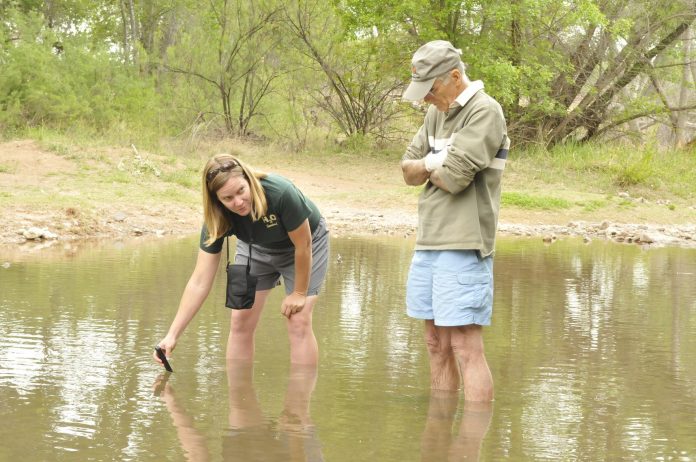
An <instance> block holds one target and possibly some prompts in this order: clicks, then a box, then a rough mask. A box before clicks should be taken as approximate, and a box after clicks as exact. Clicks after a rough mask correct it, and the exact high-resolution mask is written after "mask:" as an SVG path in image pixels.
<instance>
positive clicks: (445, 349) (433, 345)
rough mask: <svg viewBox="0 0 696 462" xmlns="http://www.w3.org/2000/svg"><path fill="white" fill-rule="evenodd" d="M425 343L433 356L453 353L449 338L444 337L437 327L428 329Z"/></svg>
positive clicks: (444, 356) (445, 355)
mask: <svg viewBox="0 0 696 462" xmlns="http://www.w3.org/2000/svg"><path fill="white" fill-rule="evenodd" d="M425 345H426V348H427V349H428V353H429V354H430V356H431V357H432V356H439V357H443V358H446V357H448V356H449V355H451V354H452V347H451V345H450V343H449V338H446V339H445V338H443V337H442V336H441V335H439V334H438V332H437V331H436V330H435V329H428V330H426V332H425Z"/></svg>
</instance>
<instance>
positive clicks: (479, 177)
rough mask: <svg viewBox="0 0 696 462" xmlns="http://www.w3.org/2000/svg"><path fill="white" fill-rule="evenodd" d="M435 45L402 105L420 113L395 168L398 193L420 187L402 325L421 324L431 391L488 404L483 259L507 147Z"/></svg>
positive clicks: (487, 280)
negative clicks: (412, 104)
mask: <svg viewBox="0 0 696 462" xmlns="http://www.w3.org/2000/svg"><path fill="white" fill-rule="evenodd" d="M460 53H461V51H460V50H458V49H456V48H454V47H453V46H452V44H451V43H449V42H446V41H444V40H435V41H433V42H429V43H426V44H425V45H423V46H422V47H420V48H419V49H418V50H417V51H416V53H415V54H414V55H413V60H412V68H411V70H412V79H411V84H410V85H409V87H408V88H407V89H406V91H405V92H404V95H403V98H404V99H406V100H413V101H418V100H424V101H425V102H427V103H430V107H429V108H428V112H427V114H426V116H425V121H424V123H423V125H422V126H421V128H420V130H419V131H418V133H417V134H416V136H415V137H414V138H413V141H411V144H409V146H408V148H407V149H406V153H405V154H404V156H403V158H402V161H401V168H402V171H403V177H404V181H405V182H406V184H408V185H412V186H419V185H422V184H425V187H424V188H423V191H422V192H421V195H420V197H419V200H418V237H417V239H416V251H415V253H414V256H413V260H412V262H411V269H410V271H409V275H408V282H407V288H406V305H407V308H408V315H409V316H411V317H413V318H416V319H423V320H424V321H425V341H426V345H427V348H428V355H429V359H430V381H431V388H432V389H439V390H457V389H458V388H459V384H460V382H461V383H462V385H463V389H464V398H465V399H466V400H470V401H491V400H492V399H493V378H492V375H491V371H490V369H489V368H488V363H487V361H486V357H485V355H484V351H483V334H482V326H486V325H489V324H490V321H491V314H492V311H493V307H492V305H493V250H494V244H495V232H496V225H497V221H498V210H499V206H500V180H501V176H502V172H503V168H504V167H505V159H506V157H507V150H508V147H509V140H508V137H507V129H506V125H505V118H504V117H503V112H502V109H501V108H500V105H499V104H498V103H497V102H496V101H495V100H494V99H493V98H491V97H490V96H488V95H487V94H486V93H485V92H484V91H483V83H482V82H481V81H475V82H472V81H470V80H469V78H468V77H467V75H466V73H465V67H464V64H463V63H462V62H461V59H460Z"/></svg>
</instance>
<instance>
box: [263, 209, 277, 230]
mask: <svg viewBox="0 0 696 462" xmlns="http://www.w3.org/2000/svg"><path fill="white" fill-rule="evenodd" d="M261 220H263V224H264V225H266V229H269V228H273V227H275V226H278V217H277V216H276V215H275V213H272V214H270V215H266V216H265V217H261Z"/></svg>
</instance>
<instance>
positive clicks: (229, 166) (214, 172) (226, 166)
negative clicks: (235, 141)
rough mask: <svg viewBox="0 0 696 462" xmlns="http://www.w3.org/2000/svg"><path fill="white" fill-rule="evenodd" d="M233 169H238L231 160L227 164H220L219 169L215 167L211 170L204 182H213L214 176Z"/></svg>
mask: <svg viewBox="0 0 696 462" xmlns="http://www.w3.org/2000/svg"><path fill="white" fill-rule="evenodd" d="M235 167H239V164H238V163H237V162H236V161H234V160H231V161H229V162H225V163H224V164H220V166H219V167H215V168H213V169H211V170H210V171H209V172H208V174H207V175H206V176H205V178H206V180H208V181H209V182H210V181H212V180H213V178H215V176H216V175H217V174H218V173H220V172H229V171H230V170H232V169H233V168H235Z"/></svg>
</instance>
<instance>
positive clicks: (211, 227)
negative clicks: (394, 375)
mask: <svg viewBox="0 0 696 462" xmlns="http://www.w3.org/2000/svg"><path fill="white" fill-rule="evenodd" d="M234 176H241V177H244V179H245V180H247V182H248V183H249V191H250V193H251V213H250V215H251V219H252V221H257V220H259V219H261V217H263V216H264V215H266V212H267V211H268V202H267V201H266V193H265V191H264V190H263V186H261V182H260V181H259V180H261V179H262V178H266V176H267V174H266V173H263V172H257V171H254V170H253V169H251V168H250V167H249V166H248V165H246V164H245V163H244V162H242V161H241V160H239V159H238V158H237V157H234V156H233V155H231V154H217V155H215V156H213V157H212V158H211V159H210V160H209V161H208V162H207V163H206V164H205V167H204V168H203V176H202V184H203V220H204V222H205V226H206V228H207V229H208V239H207V240H206V241H205V245H210V244H212V243H213V242H215V241H216V240H217V239H219V238H221V237H223V236H225V235H226V234H227V233H228V232H229V231H230V229H232V223H230V221H229V220H228V219H227V213H229V210H227V208H226V207H225V206H224V205H222V202H220V200H219V199H218V197H217V192H218V190H219V189H220V188H222V187H223V186H224V185H225V183H227V180H229V179H230V178H231V177H234Z"/></svg>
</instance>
